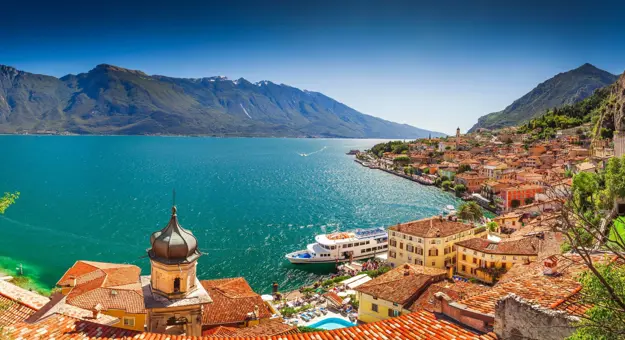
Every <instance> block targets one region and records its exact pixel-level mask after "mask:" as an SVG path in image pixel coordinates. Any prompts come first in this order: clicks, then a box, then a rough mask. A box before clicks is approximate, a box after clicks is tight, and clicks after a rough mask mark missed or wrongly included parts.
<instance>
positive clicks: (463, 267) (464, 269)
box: [462, 264, 467, 273]
mask: <svg viewBox="0 0 625 340" xmlns="http://www.w3.org/2000/svg"><path fill="white" fill-rule="evenodd" d="M462 271H463V272H465V273H466V271H467V267H466V266H465V265H464V264H463V265H462Z"/></svg>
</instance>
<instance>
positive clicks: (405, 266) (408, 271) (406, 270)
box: [404, 263, 410, 276]
mask: <svg viewBox="0 0 625 340" xmlns="http://www.w3.org/2000/svg"><path fill="white" fill-rule="evenodd" d="M409 275H410V266H409V265H408V264H407V263H406V264H404V276H409Z"/></svg>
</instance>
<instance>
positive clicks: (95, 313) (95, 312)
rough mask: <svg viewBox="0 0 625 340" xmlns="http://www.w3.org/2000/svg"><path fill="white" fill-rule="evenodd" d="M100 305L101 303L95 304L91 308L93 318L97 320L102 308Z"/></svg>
mask: <svg viewBox="0 0 625 340" xmlns="http://www.w3.org/2000/svg"><path fill="white" fill-rule="evenodd" d="M102 308H103V307H102V305H101V304H99V303H98V304H97V305H95V306H93V309H92V310H91V313H92V316H93V319H94V320H97V319H99V318H100V311H101V310H102Z"/></svg>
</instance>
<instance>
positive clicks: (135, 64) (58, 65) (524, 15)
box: [0, 0, 625, 133]
mask: <svg viewBox="0 0 625 340" xmlns="http://www.w3.org/2000/svg"><path fill="white" fill-rule="evenodd" d="M2 12H3V15H2V20H0V39H1V41H2V43H1V44H0V64H8V65H11V66H15V67H17V68H19V69H22V70H25V71H29V72H34V73H43V74H49V75H54V76H63V75H65V74H68V73H80V72H86V71H88V70H89V69H91V68H93V67H94V66H95V65H97V64H102V63H108V64H114V65H118V66H122V67H126V68H131V69H140V70H143V71H145V72H146V73H148V74H163V75H169V76H177V77H203V76H213V75H225V76H228V77H229V78H231V79H236V78H239V77H244V78H246V79H248V80H250V81H259V80H271V81H274V82H277V83H285V84H289V85H292V86H296V87H299V88H302V89H308V90H314V91H319V92H322V93H324V94H326V95H328V96H330V97H333V98H335V99H337V100H339V101H341V102H343V103H345V104H347V105H349V106H351V107H353V108H355V109H357V110H359V111H361V112H363V113H367V114H371V115H374V116H378V117H382V118H385V119H389V120H392V121H396V122H402V123H408V124H411V125H415V126H418V127H422V128H426V129H431V130H436V131H442V132H447V133H453V132H454V131H455V128H456V127H457V126H460V128H461V129H462V130H463V131H466V130H467V129H468V128H470V127H471V126H472V125H473V124H474V123H475V122H476V120H477V118H478V117H479V116H481V115H484V114H486V113H489V112H493V111H498V110H501V109H503V108H504V107H505V106H507V105H508V104H510V103H511V102H512V101H513V100H514V99H516V98H518V97H520V96H522V95H523V94H525V93H526V92H528V91H529V90H531V89H532V88H533V87H534V86H536V85H537V84H538V83H540V82H542V81H544V80H546V79H548V78H550V77H552V76H554V75H555V74H557V73H559V72H565V71H568V70H570V69H573V68H576V67H578V66H580V65H582V64H583V63H586V62H589V63H591V64H593V65H595V66H597V67H599V68H602V69H604V70H607V71H610V72H612V73H615V74H617V73H618V74H620V73H622V72H623V71H625V28H623V27H624V26H623V24H622V23H623V20H625V2H624V1H592V2H588V1H584V2H581V1H580V2H577V1H566V2H558V1H531V0H530V1H445V0H438V1H427V2H420V1H417V0H414V1H369V0H360V1H341V2H340V3H339V1H325V0H320V1H303V0H290V1H253V2H252V1H218V2H211V1H186V0H178V1H168V2H163V1H149V2H148V1H119V0H111V1H106V2H89V1H57V2H54V3H52V2H41V3H38V2H37V1H34V2H33V1H11V2H10V3H4V4H3V5H2Z"/></svg>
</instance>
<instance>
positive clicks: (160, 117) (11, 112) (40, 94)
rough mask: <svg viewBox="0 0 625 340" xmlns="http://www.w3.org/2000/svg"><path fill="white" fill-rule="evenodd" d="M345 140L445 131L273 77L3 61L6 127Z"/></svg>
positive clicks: (0, 85)
mask: <svg viewBox="0 0 625 340" xmlns="http://www.w3.org/2000/svg"><path fill="white" fill-rule="evenodd" d="M43 130H47V131H58V132H64V131H66V132H73V133H80V134H192V135H218V136H288V137H347V138H418V137H426V136H428V135H429V134H430V133H431V134H432V136H439V135H442V134H441V133H436V132H430V131H427V130H423V129H419V128H415V127H412V126H409V125H405V124H397V123H393V122H389V121H386V120H383V119H380V118H376V117H373V116H369V115H365V114H362V113H360V112H358V111H356V110H354V109H352V108H350V107H348V106H346V105H344V104H341V103H339V102H337V101H335V100H334V99H332V98H329V97H327V96H325V95H323V94H321V93H318V92H310V91H302V90H299V89H297V88H294V87H290V86H287V85H283V84H280V85H278V84H274V83H272V82H270V81H261V82H258V83H250V82H249V81H247V80H245V79H242V78H241V79H238V80H234V81H232V80H228V79H227V78H225V77H210V78H198V79H184V78H171V77H166V76H158V75H154V76H150V75H147V74H145V73H143V72H141V71H134V70H128V69H124V68H121V67H116V66H111V65H98V66H96V67H95V68H94V69H93V70H91V71H89V72H87V73H81V74H78V75H67V76H65V77H62V78H60V79H59V78H55V77H50V76H44V75H37V74H32V73H27V72H22V71H18V70H16V69H14V68H12V67H8V66H1V65H0V132H3V133H16V132H36V131H43Z"/></svg>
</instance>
